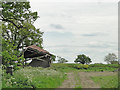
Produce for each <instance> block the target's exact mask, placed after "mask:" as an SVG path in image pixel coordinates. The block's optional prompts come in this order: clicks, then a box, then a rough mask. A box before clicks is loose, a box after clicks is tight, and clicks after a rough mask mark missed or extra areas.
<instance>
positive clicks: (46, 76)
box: [2, 67, 66, 88]
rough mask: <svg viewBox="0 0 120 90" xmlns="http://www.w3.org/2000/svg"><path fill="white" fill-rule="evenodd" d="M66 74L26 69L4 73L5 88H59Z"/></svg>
mask: <svg viewBox="0 0 120 90" xmlns="http://www.w3.org/2000/svg"><path fill="white" fill-rule="evenodd" d="M65 78H66V74H64V73H62V72H59V71H56V70H52V69H47V68H41V67H37V68H33V67H25V68H23V69H20V70H17V71H15V72H14V73H13V76H11V75H9V74H8V75H7V74H6V73H5V71H4V72H3V83H2V85H3V88H57V87H58V86H60V85H61V83H62V82H63V80H64V79H65Z"/></svg>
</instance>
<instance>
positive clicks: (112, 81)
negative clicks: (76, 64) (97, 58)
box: [91, 75, 118, 88]
mask: <svg viewBox="0 0 120 90" xmlns="http://www.w3.org/2000/svg"><path fill="white" fill-rule="evenodd" d="M91 79H92V80H93V81H94V82H96V83H98V84H99V85H100V86H101V88H118V76H117V75H111V76H96V77H91Z"/></svg>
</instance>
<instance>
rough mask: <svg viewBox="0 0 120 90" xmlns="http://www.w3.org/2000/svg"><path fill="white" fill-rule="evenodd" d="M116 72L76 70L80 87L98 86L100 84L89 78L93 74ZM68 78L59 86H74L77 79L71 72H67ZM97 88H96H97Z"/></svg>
mask: <svg viewBox="0 0 120 90" xmlns="http://www.w3.org/2000/svg"><path fill="white" fill-rule="evenodd" d="M115 74H117V72H78V76H79V78H80V85H81V86H82V88H100V86H99V85H98V84H97V83H95V82H94V81H93V80H91V77H94V76H109V75H115ZM67 75H68V79H67V80H65V81H64V82H63V83H62V85H61V86H60V87H59V88H75V87H76V83H77V81H76V80H75V75H74V73H73V72H70V73H67ZM97 90H98V89H97Z"/></svg>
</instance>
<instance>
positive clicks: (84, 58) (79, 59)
mask: <svg viewBox="0 0 120 90" xmlns="http://www.w3.org/2000/svg"><path fill="white" fill-rule="evenodd" d="M74 62H75V63H78V62H79V63H81V64H89V63H91V62H92V61H91V59H90V58H89V57H87V56H86V55H84V54H82V55H77V58H76V60H75V61H74Z"/></svg>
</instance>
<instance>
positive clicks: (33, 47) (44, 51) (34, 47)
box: [27, 45, 50, 54]
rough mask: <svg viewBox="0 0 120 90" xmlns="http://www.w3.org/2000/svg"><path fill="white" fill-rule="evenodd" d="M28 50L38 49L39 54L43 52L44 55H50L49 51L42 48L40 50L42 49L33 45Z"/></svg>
mask: <svg viewBox="0 0 120 90" xmlns="http://www.w3.org/2000/svg"><path fill="white" fill-rule="evenodd" d="M27 48H32V49H36V50H38V51H39V52H43V53H45V54H50V53H49V52H48V51H46V50H44V49H42V48H40V47H38V46H36V45H31V46H28V47H27Z"/></svg>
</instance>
